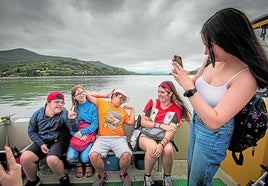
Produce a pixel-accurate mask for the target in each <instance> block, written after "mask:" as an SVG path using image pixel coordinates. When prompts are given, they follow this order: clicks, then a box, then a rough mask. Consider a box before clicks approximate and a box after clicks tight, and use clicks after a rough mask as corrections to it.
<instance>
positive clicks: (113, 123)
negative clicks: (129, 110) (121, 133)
mask: <svg viewBox="0 0 268 186" xmlns="http://www.w3.org/2000/svg"><path fill="white" fill-rule="evenodd" d="M121 118H122V115H121V113H119V112H116V111H114V110H112V109H109V110H108V112H107V115H106V116H105V121H104V127H105V128H110V129H112V130H116V129H117V126H118V125H119V122H120V120H121Z"/></svg>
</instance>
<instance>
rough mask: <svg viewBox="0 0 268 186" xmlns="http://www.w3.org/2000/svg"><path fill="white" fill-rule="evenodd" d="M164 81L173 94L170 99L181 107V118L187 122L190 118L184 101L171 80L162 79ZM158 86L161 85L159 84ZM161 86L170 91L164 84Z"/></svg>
mask: <svg viewBox="0 0 268 186" xmlns="http://www.w3.org/2000/svg"><path fill="white" fill-rule="evenodd" d="M164 82H165V83H167V84H168V85H169V87H170V88H171V90H172V93H173V94H172V97H171V100H172V101H173V102H174V103H175V104H176V105H178V106H179V107H180V108H181V112H182V119H183V120H185V121H187V122H189V121H190V119H191V113H190V111H189V109H188V107H187V106H186V104H185V103H184V101H183V100H182V99H181V97H180V95H179V94H178V92H177V90H176V88H175V86H174V84H173V83H172V81H164ZM159 86H161V84H160V85H159ZM161 87H162V88H164V89H165V90H166V91H167V92H170V91H169V90H168V89H167V88H166V87H164V86H161Z"/></svg>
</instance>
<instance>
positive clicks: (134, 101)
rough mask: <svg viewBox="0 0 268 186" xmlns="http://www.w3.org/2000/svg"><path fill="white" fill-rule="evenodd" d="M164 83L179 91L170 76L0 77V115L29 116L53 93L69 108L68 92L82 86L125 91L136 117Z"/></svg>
mask: <svg viewBox="0 0 268 186" xmlns="http://www.w3.org/2000/svg"><path fill="white" fill-rule="evenodd" d="M164 80H170V81H173V82H174V84H175V85H176V88H177V90H178V91H179V92H182V89H181V88H180V86H179V85H178V84H177V83H176V82H175V80H174V78H173V76H169V75H131V76H93V77H92V76H87V77H81V76H79V77H78V76H77V77H76V76H75V77H74V76H68V77H32V78H1V79H0V85H1V90H0V109H1V111H0V116H1V117H2V116H7V115H11V114H14V116H12V118H22V117H30V116H31V115H32V113H33V112H34V111H35V110H37V109H38V108H39V107H42V106H44V104H45V101H46V96H47V93H48V92H50V91H53V90H59V91H62V92H63V93H64V95H65V102H66V105H65V106H66V108H67V109H69V108H70V107H71V97H70V90H71V88H72V87H73V86H74V85H76V84H81V85H83V86H84V88H85V89H86V91H87V92H99V93H107V92H110V91H111V90H112V89H114V88H116V89H122V90H124V91H125V92H126V93H127V95H128V96H129V97H130V101H129V102H128V104H131V105H133V106H134V107H135V109H136V116H137V115H138V114H140V113H141V112H142V110H143V107H144V105H145V103H146V102H147V100H148V99H151V98H157V87H158V85H159V84H160V83H161V82H162V81H164ZM182 97H183V96H182ZM186 101H188V100H187V99H186Z"/></svg>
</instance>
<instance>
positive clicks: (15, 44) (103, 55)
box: [0, 0, 268, 72]
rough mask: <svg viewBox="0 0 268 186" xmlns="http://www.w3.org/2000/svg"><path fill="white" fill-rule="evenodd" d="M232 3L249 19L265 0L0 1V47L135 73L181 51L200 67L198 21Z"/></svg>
mask: <svg viewBox="0 0 268 186" xmlns="http://www.w3.org/2000/svg"><path fill="white" fill-rule="evenodd" d="M226 7H234V8H238V9H240V10H242V11H244V12H245V13H246V15H247V16H248V17H249V19H253V18H256V17H259V16H261V15H262V14H264V13H267V12H268V0H254V1H253V0H0V26H1V29H0V50H10V49H15V48H25V49H27V50H31V51H33V52H36V53H38V54H43V55H53V56H61V57H72V58H78V59H81V60H86V61H97V60H99V61H101V62H103V63H105V64H109V65H113V66H117V67H122V68H125V69H127V70H130V71H135V72H152V71H157V70H161V71H168V70H169V69H171V58H172V57H173V55H174V54H177V55H181V56H182V58H183V62H184V66H185V68H186V69H188V70H191V69H195V68H197V67H198V66H200V64H201V61H202V59H203V58H204V47H203V45H202V43H201V40H200V29H201V27H202V25H203V23H204V22H205V21H206V20H207V19H208V18H209V17H210V16H211V15H213V14H214V13H215V12H216V11H217V10H219V9H222V8H226Z"/></svg>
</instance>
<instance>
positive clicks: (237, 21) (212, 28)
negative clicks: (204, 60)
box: [201, 8, 268, 88]
mask: <svg viewBox="0 0 268 186" xmlns="http://www.w3.org/2000/svg"><path fill="white" fill-rule="evenodd" d="M201 33H202V34H203V36H204V38H205V40H206V42H207V47H208V50H209V53H210V57H211V60H212V64H213V66H215V54H214V52H213V49H212V47H213V44H217V45H219V46H220V47H221V48H223V49H224V50H225V51H226V52H227V53H229V54H232V55H234V56H236V57H237V58H239V59H240V60H241V61H243V62H244V63H245V64H247V65H248V68H249V70H250V72H251V73H252V75H253V76H254V77H255V79H256V82H257V85H258V87H259V88H264V87H265V86H267V85H268V60H267V56H266V54H265V51H264V49H263V48H262V46H261V44H260V43H259V41H258V39H257V37H256V35H255V33H254V30H253V28H252V26H251V24H250V22H249V20H248V18H247V16H246V15H245V14H244V13H243V12H241V11H239V10H237V9H234V8H226V9H222V10H220V11H218V12H216V13H215V14H214V15H213V16H212V17H211V18H210V19H208V20H207V21H206V22H205V24H204V25H203V28H202V30H201Z"/></svg>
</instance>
